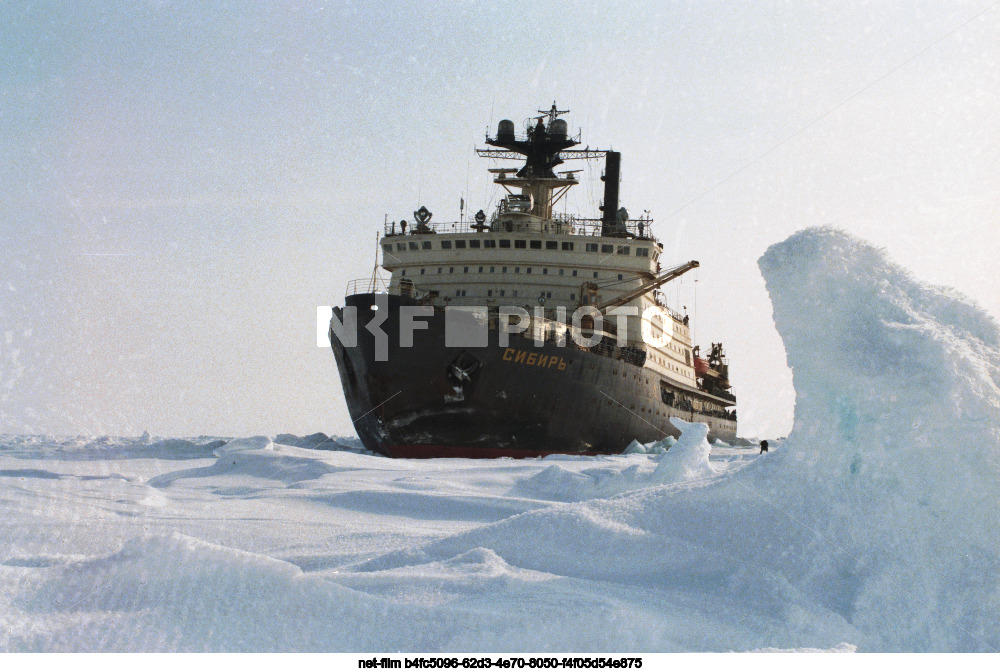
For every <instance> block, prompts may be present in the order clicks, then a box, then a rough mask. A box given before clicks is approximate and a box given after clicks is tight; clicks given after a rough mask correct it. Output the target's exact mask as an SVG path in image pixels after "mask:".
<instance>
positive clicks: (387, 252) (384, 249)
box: [382, 245, 392, 254]
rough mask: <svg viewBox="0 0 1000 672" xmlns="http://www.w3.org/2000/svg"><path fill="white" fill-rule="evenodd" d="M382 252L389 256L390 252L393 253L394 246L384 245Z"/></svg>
mask: <svg viewBox="0 0 1000 672" xmlns="http://www.w3.org/2000/svg"><path fill="white" fill-rule="evenodd" d="M382 251H383V252H385V253H386V254H389V253H390V252H392V245H383V246H382Z"/></svg>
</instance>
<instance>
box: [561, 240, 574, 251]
mask: <svg viewBox="0 0 1000 672" xmlns="http://www.w3.org/2000/svg"><path fill="white" fill-rule="evenodd" d="M562 249H563V252H572V251H573V243H566V242H564V243H563V244H562Z"/></svg>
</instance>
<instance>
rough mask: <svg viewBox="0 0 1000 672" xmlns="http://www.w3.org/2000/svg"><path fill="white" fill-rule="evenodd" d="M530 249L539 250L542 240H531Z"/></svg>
mask: <svg viewBox="0 0 1000 672" xmlns="http://www.w3.org/2000/svg"><path fill="white" fill-rule="evenodd" d="M531 249H533V250H540V249H542V241H540V240H533V241H531Z"/></svg>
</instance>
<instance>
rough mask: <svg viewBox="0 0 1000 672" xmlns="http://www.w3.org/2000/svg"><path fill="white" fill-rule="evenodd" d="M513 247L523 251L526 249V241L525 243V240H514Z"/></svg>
mask: <svg viewBox="0 0 1000 672" xmlns="http://www.w3.org/2000/svg"><path fill="white" fill-rule="evenodd" d="M514 247H515V248H517V249H519V250H523V249H524V248H526V247H528V241H526V240H515V241H514Z"/></svg>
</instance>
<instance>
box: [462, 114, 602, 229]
mask: <svg viewBox="0 0 1000 672" xmlns="http://www.w3.org/2000/svg"><path fill="white" fill-rule="evenodd" d="M539 112H540V115H539V116H537V117H532V119H533V120H534V122H535V123H534V124H531V123H529V124H527V129H526V133H525V135H523V136H517V135H515V134H514V122H513V121H511V120H509V119H504V120H502V121H501V122H500V124H499V126H498V128H497V134H496V137H493V138H491V137H489V136H486V144H487V145H492V146H493V147H499V148H500V149H476V153H477V154H479V156H482V157H488V158H494V159H520V158H521V157H523V158H524V166H522V167H521V168H520V169H514V168H511V169H504V168H499V169H493V170H492V171H491V172H494V173H496V174H497V177H496V178H494V180H493V181H494V182H496V183H497V184H499V185H500V186H502V187H503V188H504V189H506V190H507V192H508V193H510V194H513V193H514V192H513V191H511V189H512V188H516V189H520V190H521V192H520V195H521V196H522V197H523V198H524V199H526V200H527V201H528V202H529V203H530V204H531V205H530V209H529V210H528V212H529V213H530V214H532V215H535V216H537V217H540V218H541V219H543V220H548V219H551V218H552V206H553V205H554V204H555V203H556V201H558V200H559V198H560V197H561V196H562V195H563V194H564V193H565V192H566V191H567V190H568V189H569V188H570V187H572V186H573V185H575V184H579V182H578V181H577V179H576V175H575V173H577V172H579V171H575V170H571V171H565V172H560V173H559V174H556V173H555V172H554V171H553V168H555V167H556V166H558V165H560V164H561V163H563V161H564V160H565V159H595V158H600V157H603V156H605V154H606V152H605V151H604V150H599V149H589V148H588V149H577V150H572V149H569V148H570V147H573V146H574V145H578V144H580V139H579V136H577V137H575V138H574V137H571V136H569V134H568V133H567V125H566V120H565V119H560V118H559V116H560V115H562V114H566V113H567V112H569V110H560V109H558V108H557V107H556V104H555V103H552V109H550V110H548V111H545V110H539ZM515 170H516V173H515ZM511 173H514V174H513V175H511Z"/></svg>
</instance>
